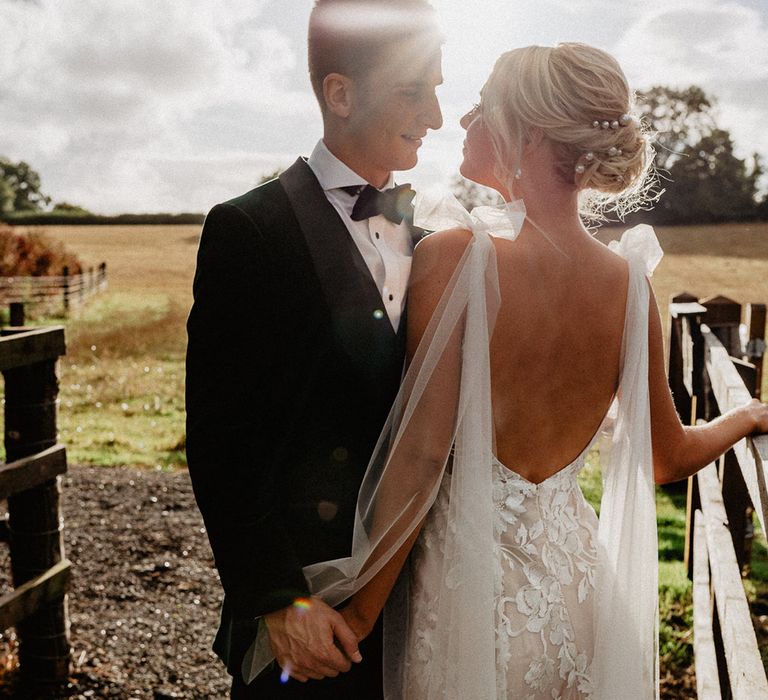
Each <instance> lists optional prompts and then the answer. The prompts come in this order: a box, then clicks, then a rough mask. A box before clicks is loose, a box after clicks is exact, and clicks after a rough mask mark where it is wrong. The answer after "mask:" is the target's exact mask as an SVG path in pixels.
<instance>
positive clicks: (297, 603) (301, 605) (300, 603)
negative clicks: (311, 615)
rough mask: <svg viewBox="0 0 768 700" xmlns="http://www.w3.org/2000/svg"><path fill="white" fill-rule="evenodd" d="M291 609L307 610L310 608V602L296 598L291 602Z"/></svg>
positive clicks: (307, 599) (306, 599)
mask: <svg viewBox="0 0 768 700" xmlns="http://www.w3.org/2000/svg"><path fill="white" fill-rule="evenodd" d="M293 607H294V608H298V609H299V610H309V609H310V608H311V607H312V601H311V600H310V599H309V598H296V600H294V601H293Z"/></svg>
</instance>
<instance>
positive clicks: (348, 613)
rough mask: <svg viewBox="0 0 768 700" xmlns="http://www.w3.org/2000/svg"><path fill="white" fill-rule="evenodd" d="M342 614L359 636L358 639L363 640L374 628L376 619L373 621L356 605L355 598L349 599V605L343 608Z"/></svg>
mask: <svg viewBox="0 0 768 700" xmlns="http://www.w3.org/2000/svg"><path fill="white" fill-rule="evenodd" d="M340 612H341V616H342V617H343V618H344V621H345V622H346V623H347V625H348V626H349V628H350V629H351V630H352V631H353V632H354V633H355V635H356V636H357V641H358V642H362V641H363V639H365V638H366V637H367V636H368V635H369V634H370V633H371V630H372V629H373V625H374V624H375V622H376V621H375V620H374V621H373V622H371V621H370V620H369V619H368V617H366V616H365V615H364V614H363V613H362V612H361V611H360V610H359V609H358V607H357V606H356V605H355V599H354V598H352V600H350V601H349V603H348V605H347V606H346V607H344V608H342V609H341V611H340Z"/></svg>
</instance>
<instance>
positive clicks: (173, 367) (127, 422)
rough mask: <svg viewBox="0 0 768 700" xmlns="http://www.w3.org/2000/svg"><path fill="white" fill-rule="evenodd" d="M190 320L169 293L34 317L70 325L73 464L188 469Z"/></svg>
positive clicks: (64, 437)
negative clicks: (186, 332)
mask: <svg viewBox="0 0 768 700" xmlns="http://www.w3.org/2000/svg"><path fill="white" fill-rule="evenodd" d="M183 321H184V313H183V312H182V311H181V310H180V309H179V308H178V307H177V306H176V305H175V304H174V302H173V300H172V299H171V298H170V297H169V296H168V295H166V294H162V293H150V294H131V293H128V292H120V291H118V292H106V293H104V294H103V295H101V296H98V297H96V298H94V299H93V300H91V301H90V302H89V303H88V304H87V305H86V306H84V307H83V308H82V309H81V310H80V311H79V313H78V314H77V315H75V316H72V317H71V318H68V319H64V318H60V317H56V316H49V317H41V318H37V319H34V322H35V325H51V324H57V323H64V324H65V325H66V338H67V355H66V356H65V357H63V358H61V360H60V361H59V363H58V367H57V371H58V376H59V412H58V428H59V440H60V441H61V442H62V443H63V444H65V445H66V447H67V457H68V461H69V462H70V463H72V464H79V463H87V464H101V465H104V466H115V465H125V464H128V465H133V466H141V467H153V468H156V469H172V468H176V467H183V466H185V465H186V456H185V453H184V448H185V430H184V343H183Z"/></svg>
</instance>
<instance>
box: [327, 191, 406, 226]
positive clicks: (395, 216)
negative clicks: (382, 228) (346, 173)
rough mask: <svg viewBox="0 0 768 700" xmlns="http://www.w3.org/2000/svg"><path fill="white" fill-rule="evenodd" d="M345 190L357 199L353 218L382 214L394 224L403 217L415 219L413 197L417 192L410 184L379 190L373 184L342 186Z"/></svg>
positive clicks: (399, 221) (367, 217)
mask: <svg viewBox="0 0 768 700" xmlns="http://www.w3.org/2000/svg"><path fill="white" fill-rule="evenodd" d="M341 189H343V190H344V191H345V192H347V193H349V194H351V195H355V194H357V195H358V197H357V201H356V202H355V206H354V208H353V209H352V220H353V221H362V220H363V219H369V218H370V217H372V216H377V215H379V214H382V215H383V216H384V217H385V218H387V219H388V220H389V221H391V222H392V223H393V224H399V223H401V222H402V220H403V219H406V218H407V219H408V221H411V220H412V219H413V198H414V197H415V196H416V193H415V192H414V191H413V190H412V189H411V186H410V184H405V185H399V186H398V187H392V188H390V189H388V190H384V191H383V192H379V190H377V189H376V188H375V187H372V186H371V185H365V186H364V187H362V186H357V185H356V186H353V187H342V188H341Z"/></svg>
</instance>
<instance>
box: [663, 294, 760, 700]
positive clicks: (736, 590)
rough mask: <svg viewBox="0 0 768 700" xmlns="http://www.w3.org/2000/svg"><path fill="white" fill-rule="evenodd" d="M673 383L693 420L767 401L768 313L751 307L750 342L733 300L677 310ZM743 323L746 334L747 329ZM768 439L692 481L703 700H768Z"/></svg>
mask: <svg viewBox="0 0 768 700" xmlns="http://www.w3.org/2000/svg"><path fill="white" fill-rule="evenodd" d="M670 316H671V332H670V343H669V348H670V352H669V381H670V386H671V387H672V391H673V395H674V398H675V405H676V408H677V410H678V412H679V414H680V416H681V418H682V419H683V420H684V421H685V422H687V423H688V422H690V423H693V422H696V421H708V420H713V419H714V418H716V417H717V416H718V415H720V414H721V413H724V412H725V411H727V410H729V409H730V408H734V407H736V406H740V405H743V404H745V403H747V402H748V401H749V400H750V399H751V398H752V397H753V396H759V395H760V383H761V378H762V371H761V370H762V362H763V357H762V350H763V348H764V347H765V344H764V342H763V339H764V338H765V306H764V305H762V304H752V305H749V307H748V309H747V313H746V320H747V325H748V328H746V330H747V338H748V343H747V344H746V349H745V348H744V343H743V338H742V335H743V331H744V330H745V328H744V324H741V306H740V305H739V304H738V303H736V302H734V301H733V300H730V299H727V298H725V297H714V298H712V299H706V300H702V301H701V302H699V300H697V299H696V298H694V297H692V296H691V295H687V294H684V295H680V296H679V297H676V298H675V299H674V300H673V303H672V304H671V305H670ZM740 326H741V328H740ZM767 477H768V436H757V437H754V438H753V437H748V438H745V439H743V440H741V441H740V442H739V443H737V444H736V445H734V447H733V449H732V450H729V451H728V452H727V453H726V454H725V455H723V456H722V457H721V458H720V460H719V463H718V464H711V465H709V466H708V467H706V468H705V469H702V470H701V471H700V472H699V473H698V474H697V475H696V476H695V477H692V478H691V479H689V481H688V513H687V532H686V550H685V560H686V566H687V567H688V574H689V576H690V577H691V578H692V580H693V598H694V601H693V607H694V657H695V662H696V681H697V689H698V696H699V697H700V698H735V699H736V700H740V699H742V698H743V699H744V700H747V699H748V700H768V679H767V678H766V672H765V669H764V667H763V663H762V660H761V656H760V651H759V649H758V645H757V638H756V635H755V631H754V627H753V625H752V620H751V617H750V611H749V604H748V601H747V596H746V593H745V591H744V586H743V584H742V573H743V572H745V571H746V570H748V568H749V563H750V559H751V541H752V537H753V528H752V514H753V512H754V513H756V514H757V517H758V520H759V521H760V524H761V526H762V528H763V532H764V533H765V532H766V530H765V523H766V521H768V491H766V481H767Z"/></svg>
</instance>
